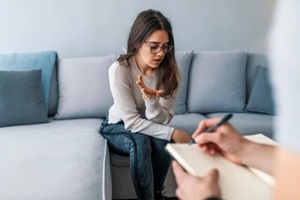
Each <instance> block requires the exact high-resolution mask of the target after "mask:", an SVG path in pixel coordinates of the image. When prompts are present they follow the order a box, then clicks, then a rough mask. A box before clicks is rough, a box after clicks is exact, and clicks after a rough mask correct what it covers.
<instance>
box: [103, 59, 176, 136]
mask: <svg viewBox="0 0 300 200" xmlns="http://www.w3.org/2000/svg"><path fill="white" fill-rule="evenodd" d="M131 77H132V75H131V70H130V68H127V67H124V66H123V65H120V64H119V63H118V62H115V63H114V64H113V65H112V66H111V67H110V69H109V82H110V89H111V92H112V96H113V99H114V105H113V107H114V109H113V110H112V109H111V110H110V115H109V119H111V116H112V123H114V116H118V117H120V118H121V120H122V121H123V122H124V125H125V128H126V129H128V130H130V131H131V132H133V133H134V132H139V133H143V134H146V135H150V136H153V137H156V138H160V139H164V140H170V139H171V135H172V132H173V130H174V128H172V127H169V126H166V125H163V124H160V123H157V122H154V121H151V120H148V119H144V118H142V117H141V114H140V112H139V111H138V109H137V105H136V101H135V98H134V96H133V95H137V94H136V92H135V91H133V87H134V85H133V84H135V80H132V79H131ZM138 95H141V94H138Z"/></svg>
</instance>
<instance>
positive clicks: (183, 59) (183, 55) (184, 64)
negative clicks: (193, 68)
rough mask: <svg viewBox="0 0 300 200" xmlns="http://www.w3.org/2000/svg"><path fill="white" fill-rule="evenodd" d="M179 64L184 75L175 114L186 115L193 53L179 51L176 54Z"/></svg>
mask: <svg viewBox="0 0 300 200" xmlns="http://www.w3.org/2000/svg"><path fill="white" fill-rule="evenodd" d="M175 57H176V61H177V64H178V65H179V67H180V69H181V72H182V75H181V84H180V86H179V91H178V95H177V98H176V104H175V114H176V115H178V114H184V113H185V112H186V97H187V90H188V80H189V71H190V64H191V61H192V57H193V51H177V52H175Z"/></svg>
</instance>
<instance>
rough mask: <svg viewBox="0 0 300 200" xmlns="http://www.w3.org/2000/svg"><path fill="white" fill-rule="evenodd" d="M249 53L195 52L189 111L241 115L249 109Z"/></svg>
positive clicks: (242, 51)
mask: <svg viewBox="0 0 300 200" xmlns="http://www.w3.org/2000/svg"><path fill="white" fill-rule="evenodd" d="M247 55H248V52H247V50H231V51H208V52H195V54H194V57H193V60H192V65H191V69H190V82H189V85H190V88H189V94H188V111H189V112H197V113H212V112H226V111H230V112H242V111H243V109H244V108H245V105H246V61H247Z"/></svg>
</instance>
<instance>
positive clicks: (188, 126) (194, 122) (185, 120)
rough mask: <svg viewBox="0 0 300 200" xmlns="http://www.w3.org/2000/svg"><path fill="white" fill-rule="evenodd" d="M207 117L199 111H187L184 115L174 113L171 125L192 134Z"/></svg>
mask: <svg viewBox="0 0 300 200" xmlns="http://www.w3.org/2000/svg"><path fill="white" fill-rule="evenodd" d="M203 119H206V117H205V116H204V115H201V114H198V113H186V114H183V115H174V117H173V119H172V120H171V122H170V123H169V126H172V127H175V128H178V129H180V130H183V131H185V132H187V133H189V134H190V135H191V134H193V133H194V131H195V130H196V128H197V127H198V124H199V122H200V121H201V120H203Z"/></svg>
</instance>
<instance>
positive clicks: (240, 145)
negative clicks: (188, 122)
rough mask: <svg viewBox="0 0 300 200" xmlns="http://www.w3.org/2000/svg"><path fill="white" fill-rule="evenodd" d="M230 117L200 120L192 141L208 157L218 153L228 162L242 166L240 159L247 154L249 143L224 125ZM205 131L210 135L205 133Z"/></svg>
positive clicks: (232, 128)
mask: <svg viewBox="0 0 300 200" xmlns="http://www.w3.org/2000/svg"><path fill="white" fill-rule="evenodd" d="M231 117H232V115H228V116H225V117H224V118H223V119H221V120H220V119H217V118H214V119H205V120H202V121H201V122H200V124H199V126H198V128H197V129H196V131H195V132H194V134H193V139H194V141H195V142H196V143H197V145H198V146H199V147H200V148H201V149H202V150H203V151H204V152H206V153H208V154H210V155H214V154H215V153H216V152H218V153H220V154H221V155H223V156H224V157H225V158H227V159H228V160H230V161H232V162H234V163H236V164H242V159H243V158H242V157H243V155H244V154H247V152H249V146H251V145H249V143H251V142H250V141H249V140H247V139H245V138H244V137H243V136H242V135H241V134H240V133H239V132H238V131H237V130H236V129H235V128H234V127H233V126H232V125H231V124H230V123H226V122H227V121H228V120H229V119H230V118H231ZM207 130H209V131H210V132H211V133H208V132H206V131H207ZM250 149H251V148H250ZM250 151H251V150H250Z"/></svg>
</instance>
